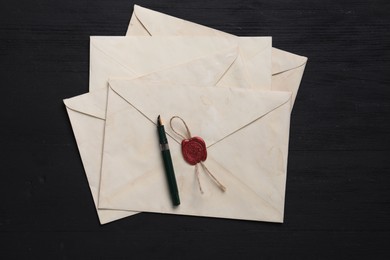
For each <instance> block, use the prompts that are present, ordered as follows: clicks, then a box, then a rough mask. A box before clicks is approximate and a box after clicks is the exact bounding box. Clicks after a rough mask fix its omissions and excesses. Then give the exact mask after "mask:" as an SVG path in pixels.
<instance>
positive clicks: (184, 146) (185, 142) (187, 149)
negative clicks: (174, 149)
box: [169, 116, 226, 194]
mask: <svg viewBox="0 0 390 260" xmlns="http://www.w3.org/2000/svg"><path fill="white" fill-rule="evenodd" d="M174 119H179V120H180V121H181V122H182V123H183V124H184V127H185V128H186V133H185V134H184V135H183V134H180V133H179V132H177V131H176V130H175V129H174V128H173V126H172V121H173V120H174ZM169 125H170V127H171V129H172V131H173V132H174V133H175V134H177V135H178V136H180V137H181V138H182V142H181V151H182V155H183V158H184V160H185V161H186V162H187V163H188V164H190V165H194V166H195V175H196V179H197V181H198V184H199V190H200V192H201V193H202V194H203V189H202V185H201V184H200V179H199V166H198V165H199V164H200V165H201V166H202V168H203V171H204V172H206V173H207V174H208V175H209V177H210V178H211V180H213V181H214V183H215V184H216V185H217V186H218V187H219V188H220V189H221V190H222V191H226V187H225V186H223V185H222V184H221V183H220V182H219V181H218V180H217V178H216V177H215V176H214V175H213V174H212V173H211V172H210V170H209V169H208V168H207V167H206V165H205V164H204V161H205V160H206V159H207V149H206V143H205V141H204V140H203V139H202V138H200V137H199V136H191V132H190V129H189V128H188V126H187V124H186V122H185V121H184V120H183V119H182V118H181V117H179V116H173V117H172V118H171V119H170V120H169Z"/></svg>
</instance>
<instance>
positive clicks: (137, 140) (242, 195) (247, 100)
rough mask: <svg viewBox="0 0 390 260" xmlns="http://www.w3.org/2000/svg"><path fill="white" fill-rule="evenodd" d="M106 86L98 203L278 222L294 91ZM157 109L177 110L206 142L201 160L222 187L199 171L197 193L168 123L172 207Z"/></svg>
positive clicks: (104, 206)
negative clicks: (174, 187) (175, 198)
mask: <svg viewBox="0 0 390 260" xmlns="http://www.w3.org/2000/svg"><path fill="white" fill-rule="evenodd" d="M109 85H110V87H109V93H108V99H107V110H106V125H105V132H104V140H105V142H104V148H103V161H102V173H101V183H100V193H99V208H101V209H116V210H130V211H149V212H160V213H169V214H183V215H196V216H207V217H219V218H231V219H245V220H256V221H269V222H283V211H284V196H285V183H286V168H287V155H288V139H289V122H290V106H291V96H292V93H291V92H279V91H259V90H253V89H245V88H216V87H212V86H209V87H202V86H188V87H186V88H182V87H180V86H172V85H161V84H158V83H148V82H146V81H144V82H142V81H129V80H111V81H110V83H109ZM160 114H161V116H162V117H163V118H164V119H166V121H168V120H169V118H171V117H173V116H180V117H181V118H183V120H185V122H186V124H187V125H188V127H189V128H190V131H191V133H192V134H193V135H196V136H200V137H202V138H203V139H204V140H205V142H206V145H207V154H208V157H207V160H206V161H205V162H204V163H205V165H206V166H207V168H208V169H209V170H210V172H212V174H213V175H214V176H215V177H216V178H217V179H218V180H219V181H220V182H221V183H223V185H224V186H225V187H226V188H227V189H226V191H225V192H223V191H221V190H220V189H219V188H218V187H217V186H216V185H215V184H214V183H213V182H212V181H211V180H210V178H209V176H208V175H207V174H205V173H204V172H201V173H200V174H199V177H200V182H201V184H202V189H203V191H204V193H201V192H200V191H199V187H198V182H197V179H196V175H195V173H194V166H192V165H189V164H188V163H186V162H185V161H184V160H183V156H182V154H181V145H180V143H181V141H182V138H181V137H180V136H178V135H177V134H175V132H173V130H172V129H170V127H169V126H168V124H166V128H165V130H166V132H167V135H168V140H169V141H168V142H169V146H170V151H171V154H172V160H173V164H174V169H175V173H176V179H177V183H178V189H179V193H180V200H181V204H180V206H178V207H174V206H172V202H171V199H170V195H169V191H168V185H167V181H166V179H165V178H166V177H165V173H164V167H163V162H162V159H161V152H160V149H159V142H158V136H157V129H156V119H157V116H158V115H160ZM182 128H183V127H182ZM178 129H180V126H178V128H177V129H176V131H180V130H178Z"/></svg>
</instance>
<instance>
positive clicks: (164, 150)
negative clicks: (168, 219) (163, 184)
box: [157, 116, 180, 206]
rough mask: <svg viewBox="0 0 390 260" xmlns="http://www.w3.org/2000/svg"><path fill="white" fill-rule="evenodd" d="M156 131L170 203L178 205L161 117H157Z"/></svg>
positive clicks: (176, 190) (178, 200) (175, 184)
mask: <svg viewBox="0 0 390 260" xmlns="http://www.w3.org/2000/svg"><path fill="white" fill-rule="evenodd" d="M157 132H158V137H159V141H160V148H161V154H162V158H163V162H164V168H165V174H166V176H167V180H168V187H169V192H170V194H171V199H172V203H173V205H174V206H178V205H180V198H179V190H178V188H177V183H176V177H175V171H174V170H173V163H172V158H171V152H170V151H169V145H168V139H167V136H166V135H165V129H164V125H163V124H162V121H161V117H160V116H158V118H157Z"/></svg>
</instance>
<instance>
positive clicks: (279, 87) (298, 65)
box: [127, 5, 307, 106]
mask: <svg viewBox="0 0 390 260" xmlns="http://www.w3.org/2000/svg"><path fill="white" fill-rule="evenodd" d="M127 35H128V36H132V35H144V36H161V35H209V36H217V37H221V38H230V39H231V38H237V37H236V36H234V35H231V34H227V33H224V32H221V31H218V30H215V29H212V28H209V27H206V26H202V25H199V24H196V23H192V22H189V21H185V20H182V19H179V18H176V17H173V16H169V15H166V14H163V13H159V12H156V11H153V10H150V9H147V8H143V7H141V6H138V5H134V11H133V14H132V17H131V20H130V24H129V27H128V31H127ZM238 39H241V40H242V41H246V39H250V37H249V38H248V37H238ZM253 46H254V45H253V44H250V40H249V43H248V42H242V44H241V45H240V47H241V53H243V55H242V56H243V57H252V56H254V54H256V51H254V50H253V49H252V47H253ZM242 60H244V61H245V58H243V59H242ZM306 62H307V58H306V57H303V56H299V55H295V54H292V53H290V52H286V51H282V50H279V49H276V48H272V87H271V88H270V89H267V90H275V91H289V92H292V103H291V106H292V105H293V103H294V100H295V98H296V95H297V92H298V88H299V84H300V82H301V79H302V76H303V72H304V70H305V66H306ZM248 65H249V64H248ZM246 68H247V69H248V70H250V72H249V74H251V75H256V73H258V74H260V73H261V69H260V68H258V67H256V66H251V65H249V66H246ZM253 72H256V73H253ZM255 80H256V79H253V78H252V82H253V81H255ZM253 85H256V84H252V86H253ZM259 89H264V88H261V87H259Z"/></svg>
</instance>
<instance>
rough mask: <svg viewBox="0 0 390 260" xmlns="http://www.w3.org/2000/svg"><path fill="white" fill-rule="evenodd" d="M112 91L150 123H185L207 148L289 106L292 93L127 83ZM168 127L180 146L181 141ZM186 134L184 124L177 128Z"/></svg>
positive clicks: (114, 86)
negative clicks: (161, 119) (175, 117)
mask: <svg viewBox="0 0 390 260" xmlns="http://www.w3.org/2000/svg"><path fill="white" fill-rule="evenodd" d="M110 86H111V89H112V90H113V91H114V92H116V93H117V94H118V95H119V96H121V97H122V98H124V99H125V100H126V101H127V102H128V103H129V104H130V105H131V106H133V107H134V108H135V109H136V110H138V111H139V112H140V113H141V114H143V115H144V116H145V117H146V118H148V119H149V120H150V121H152V122H155V121H156V118H157V116H158V115H160V114H161V116H162V118H164V119H165V120H166V121H169V119H170V118H171V117H173V116H180V117H181V118H183V119H184V120H185V122H186V123H187V125H188V127H189V128H190V131H191V133H192V135H193V136H200V137H202V138H203V139H204V140H205V142H206V145H207V146H212V145H213V144H215V143H217V142H219V141H221V140H222V139H224V138H226V137H227V136H229V135H231V134H234V133H235V132H236V131H238V130H240V129H242V128H244V127H245V126H247V125H249V124H251V123H252V122H254V121H255V120H258V119H259V118H261V117H262V116H264V115H265V114H267V113H269V112H271V111H273V110H274V109H276V108H277V107H279V106H281V105H283V104H284V103H286V102H288V101H289V99H290V98H291V93H290V92H277V91H256V90H252V89H249V90H248V89H240V88H218V87H212V86H210V87H199V86H193V87H185V88H184V87H180V86H170V85H161V84H155V83H147V82H143V83H140V82H139V81H137V82H132V81H123V80H112V81H110ZM166 124H168V125H167V126H166V128H165V129H166V132H167V133H168V134H169V135H170V136H171V137H172V138H174V139H175V140H176V141H177V142H178V143H180V142H181V141H182V139H181V137H179V136H178V135H177V134H175V133H174V132H173V131H172V130H171V128H170V127H169V123H168V122H166ZM173 126H174V128H175V130H176V131H178V132H181V133H183V134H185V132H183V131H185V130H184V129H185V128H184V127H183V125H182V124H181V123H180V121H177V122H175V123H174V124H173Z"/></svg>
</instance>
